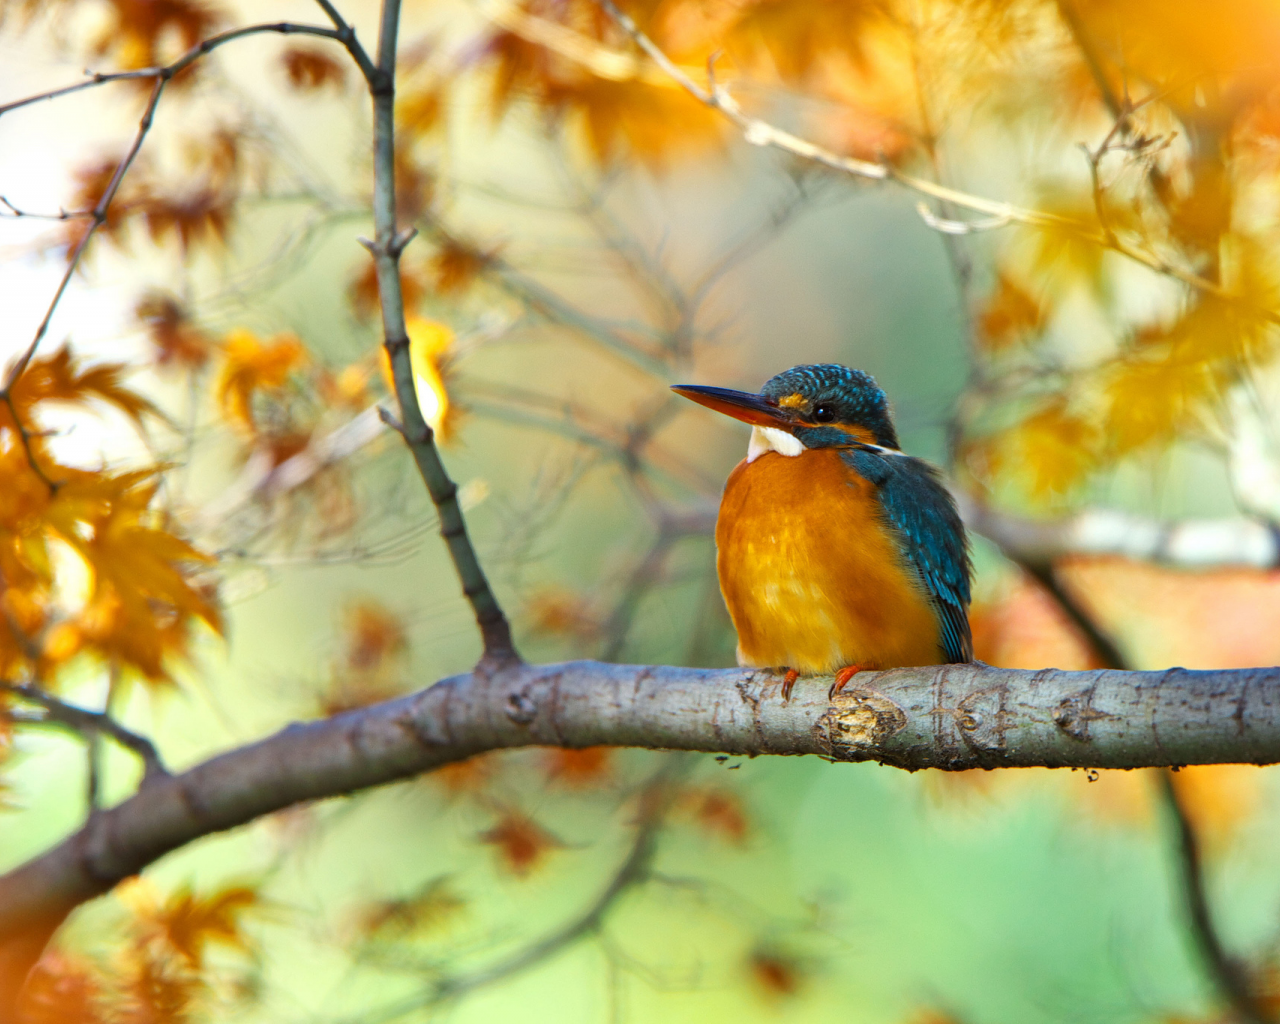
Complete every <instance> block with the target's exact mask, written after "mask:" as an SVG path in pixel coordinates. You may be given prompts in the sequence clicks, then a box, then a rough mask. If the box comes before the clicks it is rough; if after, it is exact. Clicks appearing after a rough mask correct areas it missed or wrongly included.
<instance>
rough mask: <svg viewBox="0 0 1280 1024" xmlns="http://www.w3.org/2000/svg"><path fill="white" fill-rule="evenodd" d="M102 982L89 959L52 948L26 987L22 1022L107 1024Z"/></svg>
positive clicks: (23, 996) (41, 960)
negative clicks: (85, 959) (82, 958)
mask: <svg viewBox="0 0 1280 1024" xmlns="http://www.w3.org/2000/svg"><path fill="white" fill-rule="evenodd" d="M101 990H102V983H101V980H100V978H99V975H98V973H97V972H96V971H95V970H94V968H93V967H92V966H91V965H90V964H89V963H88V962H86V961H83V960H80V959H78V958H76V957H73V956H70V955H68V954H66V953H63V952H61V951H59V950H57V949H56V948H55V949H50V950H48V951H46V952H45V954H44V955H43V956H42V957H41V958H40V961H39V962H38V963H37V964H36V966H35V968H34V969H33V970H32V972H31V976H30V977H29V978H28V979H27V983H26V985H24V986H23V989H22V998H21V1000H20V1002H19V1006H18V1019H19V1022H20V1024H105V1020H106V1017H105V1015H104V1014H103V1009H104V1007H103V1003H102V991H101Z"/></svg>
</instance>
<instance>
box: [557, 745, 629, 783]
mask: <svg viewBox="0 0 1280 1024" xmlns="http://www.w3.org/2000/svg"><path fill="white" fill-rule="evenodd" d="M543 764H544V766H545V770H546V773H547V778H548V780H550V781H552V782H555V783H557V784H559V785H561V786H565V787H567V788H569V789H586V788H590V787H594V786H598V785H600V784H601V783H602V782H604V781H606V780H607V779H608V778H609V775H610V774H611V773H612V771H613V749H612V748H611V747H580V748H577V749H572V748H569V747H551V748H550V749H548V750H547V751H545V753H544V755H543Z"/></svg>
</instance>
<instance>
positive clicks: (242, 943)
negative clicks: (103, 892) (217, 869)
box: [118, 879, 262, 969]
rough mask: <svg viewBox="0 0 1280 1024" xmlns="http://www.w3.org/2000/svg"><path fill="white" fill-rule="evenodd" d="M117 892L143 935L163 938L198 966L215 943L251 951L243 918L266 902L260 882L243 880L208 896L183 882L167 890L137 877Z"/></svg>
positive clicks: (156, 939)
mask: <svg viewBox="0 0 1280 1024" xmlns="http://www.w3.org/2000/svg"><path fill="white" fill-rule="evenodd" d="M118 896H119V898H120V900H121V902H123V903H124V904H125V906H126V907H128V909H129V910H130V911H131V913H132V919H131V927H132V928H134V929H135V930H136V931H137V933H138V935H139V936H140V937H141V938H142V939H143V940H144V941H148V942H159V943H161V944H163V945H164V947H165V948H166V949H168V950H171V951H173V952H174V953H176V954H177V955H178V956H179V957H180V958H181V959H182V960H183V961H184V962H185V963H186V964H188V965H190V966H191V967H194V968H197V969H198V968H199V967H200V966H201V965H202V964H203V962H204V956H205V950H206V948H207V947H208V946H210V945H219V946H224V947H227V948H229V949H233V950H236V951H239V952H244V951H246V950H247V949H248V948H249V945H250V942H249V937H248V936H247V935H246V934H245V932H244V928H243V920H242V919H243V917H244V915H245V914H247V913H249V912H251V911H254V910H258V909H260V908H261V905H262V900H261V896H260V895H259V893H258V890H257V888H256V887H254V886H251V885H243V884H238V885H228V886H224V887H223V888H221V889H215V890H214V891H213V892H210V893H208V894H207V895H204V896H198V895H196V894H195V893H194V892H193V891H192V890H191V889H190V888H188V887H186V886H181V887H179V888H177V889H175V890H174V891H173V892H171V893H169V894H168V895H167V896H162V895H161V894H160V892H159V891H158V890H157V889H156V887H155V886H154V885H153V884H152V883H151V882H149V881H146V880H144V879H136V880H134V881H133V882H131V883H130V884H128V885H127V886H126V887H124V888H123V889H122V890H120V891H119V892H118Z"/></svg>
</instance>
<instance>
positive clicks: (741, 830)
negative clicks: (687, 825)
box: [681, 789, 749, 846]
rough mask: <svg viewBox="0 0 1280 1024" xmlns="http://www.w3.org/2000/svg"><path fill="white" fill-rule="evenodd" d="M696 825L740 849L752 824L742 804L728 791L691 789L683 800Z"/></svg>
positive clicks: (682, 802) (683, 804)
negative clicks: (748, 820)
mask: <svg viewBox="0 0 1280 1024" xmlns="http://www.w3.org/2000/svg"><path fill="white" fill-rule="evenodd" d="M681 804H682V806H683V807H684V808H685V809H686V811H687V813H688V814H689V815H690V816H691V817H692V818H693V821H694V824H696V825H698V826H699V827H700V828H702V829H703V830H704V831H706V832H708V833H710V834H711V835H714V836H717V837H718V838H720V839H723V840H725V841H726V842H729V843H733V844H734V845H735V846H741V845H742V844H743V843H745V842H746V839H747V833H748V831H749V824H748V822H747V813H746V809H745V808H744V807H743V806H742V801H741V800H740V799H739V798H738V797H737V796H736V795H735V794H733V793H731V792H729V791H728V790H725V789H702V790H696V789H695V790H691V791H689V792H687V793H685V795H684V797H683V798H682V800H681Z"/></svg>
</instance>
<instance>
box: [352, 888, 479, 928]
mask: <svg viewBox="0 0 1280 1024" xmlns="http://www.w3.org/2000/svg"><path fill="white" fill-rule="evenodd" d="M466 909H467V901H466V900H465V899H463V898H462V897H461V896H460V895H458V892H457V890H456V889H455V888H454V885H453V879H452V878H451V877H450V876H448V875H441V876H439V877H437V878H433V879H431V880H430V881H429V882H427V883H426V885H424V886H423V887H422V888H421V889H420V890H418V892H416V893H414V894H413V895H412V896H409V897H406V898H405V899H397V900H380V901H377V902H374V903H371V904H369V905H367V906H365V907H363V908H361V910H360V911H359V913H358V915H357V921H358V924H357V927H358V928H359V931H360V932H361V934H363V935H364V936H365V937H366V938H370V939H382V940H403V939H407V938H421V937H423V936H429V935H434V934H437V933H439V932H441V931H443V930H445V929H447V928H448V927H449V926H450V925H452V924H453V923H454V922H455V921H457V920H458V918H460V917H461V916H462V915H463V914H464V913H465V912H466Z"/></svg>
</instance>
